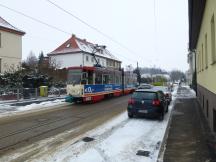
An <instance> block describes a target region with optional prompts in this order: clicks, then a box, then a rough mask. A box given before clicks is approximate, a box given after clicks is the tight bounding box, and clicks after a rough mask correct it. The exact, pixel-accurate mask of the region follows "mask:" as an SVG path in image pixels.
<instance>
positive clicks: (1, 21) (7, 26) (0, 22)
mask: <svg viewBox="0 0 216 162" xmlns="http://www.w3.org/2000/svg"><path fill="white" fill-rule="evenodd" d="M0 29H2V30H4V29H5V30H6V31H8V32H12V33H16V34H20V35H24V34H25V32H24V31H22V30H19V29H18V28H16V27H14V26H13V25H11V24H10V23H9V22H7V21H6V20H5V19H3V18H2V17H1V16H0Z"/></svg>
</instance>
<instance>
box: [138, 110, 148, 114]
mask: <svg viewBox="0 0 216 162" xmlns="http://www.w3.org/2000/svg"><path fill="white" fill-rule="evenodd" d="M139 113H145V114H146V113H148V110H139Z"/></svg>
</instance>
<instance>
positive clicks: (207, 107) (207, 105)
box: [206, 100, 209, 118]
mask: <svg viewBox="0 0 216 162" xmlns="http://www.w3.org/2000/svg"><path fill="white" fill-rule="evenodd" d="M208 111H209V103H208V100H207V101H206V116H207V118H208Z"/></svg>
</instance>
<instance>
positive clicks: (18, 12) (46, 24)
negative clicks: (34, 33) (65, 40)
mask: <svg viewBox="0 0 216 162" xmlns="http://www.w3.org/2000/svg"><path fill="white" fill-rule="evenodd" d="M0 6H1V7H3V8H7V9H8V10H10V11H13V12H15V13H17V14H20V15H22V16H24V17H27V18H29V19H31V20H33V21H36V22H38V23H40V24H43V25H45V26H48V27H50V28H53V29H55V30H58V31H60V32H62V33H65V34H69V35H71V33H69V32H66V31H64V30H62V29H60V28H58V27H55V26H53V25H50V24H48V23H46V22H43V21H41V20H39V19H36V18H34V17H31V16H29V15H27V14H24V13H23V12H20V11H17V10H15V9H12V8H10V7H7V6H5V5H3V4H0Z"/></svg>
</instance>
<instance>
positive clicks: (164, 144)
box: [157, 90, 178, 162]
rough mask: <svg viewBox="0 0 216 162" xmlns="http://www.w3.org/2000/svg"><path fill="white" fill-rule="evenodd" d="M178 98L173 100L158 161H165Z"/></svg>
mask: <svg viewBox="0 0 216 162" xmlns="http://www.w3.org/2000/svg"><path fill="white" fill-rule="evenodd" d="M177 91H178V90H177ZM176 100H177V98H176V99H175V100H173V109H172V110H171V113H170V118H169V121H168V123H167V127H166V130H165V133H164V137H163V139H162V141H161V145H160V147H159V154H158V157H157V162H163V156H164V151H165V147H166V141H167V138H168V135H169V129H170V125H171V122H172V117H173V112H174V109H175V105H176Z"/></svg>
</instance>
